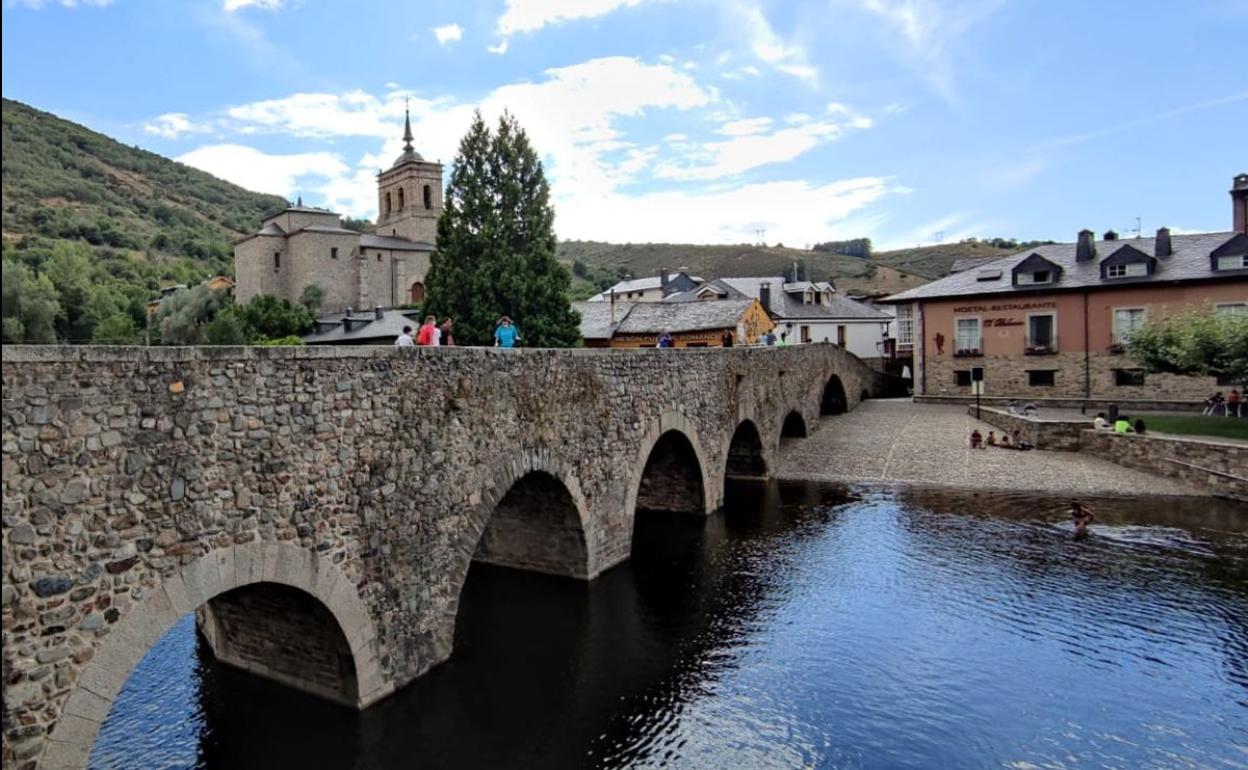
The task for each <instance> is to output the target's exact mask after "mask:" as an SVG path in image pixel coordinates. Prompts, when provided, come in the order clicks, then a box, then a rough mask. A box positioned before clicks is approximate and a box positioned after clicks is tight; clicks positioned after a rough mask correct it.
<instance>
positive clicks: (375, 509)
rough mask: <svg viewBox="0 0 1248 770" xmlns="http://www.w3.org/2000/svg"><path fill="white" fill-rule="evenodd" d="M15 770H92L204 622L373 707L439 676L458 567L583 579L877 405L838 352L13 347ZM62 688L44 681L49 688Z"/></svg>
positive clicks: (232, 659) (10, 472) (10, 581)
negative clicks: (786, 444) (123, 711)
mask: <svg viewBox="0 0 1248 770" xmlns="http://www.w3.org/2000/svg"><path fill="white" fill-rule="evenodd" d="M4 364H5V365H4V501H5V517H4V557H5V562H6V564H11V565H13V567H12V568H10V569H9V570H8V571H6V573H5V577H4V589H5V590H4V593H5V598H4V603H5V619H6V622H5V629H4V654H5V658H6V675H7V677H8V679H7V682H6V690H5V701H6V708H7V712H8V713H7V715H8V717H9V721H8V722H7V723H6V728H5V729H6V735H5V755H4V757H5V766H6V767H7V766H10V765H12V766H17V765H18V763H20V762H23V761H27V760H30V759H35V760H37V761H38V764H39V766H40V767H44V768H59V767H81V766H83V765H85V763H86V759H87V755H88V753H89V751H90V747H91V744H92V742H93V740H94V736H95V734H96V732H97V731H98V729H99V725H100V723H101V722H102V721H103V719H104V718H105V716H106V715H107V714H108V710H109V708H110V706H111V704H112V701H113V699H114V698H115V697H116V695H117V693H118V691H119V690H120V688H121V686H122V684H123V683H124V681H125V679H126V677H127V675H128V674H129V671H130V670H131V669H132V668H133V667H134V665H135V664H136V663H137V662H138V661H139V660H140V659H141V658H142V657H143V655H144V653H145V652H146V651H147V650H148V649H149V648H150V647H151V645H152V644H154V643H155V641H156V640H157V639H159V638H160V637H161V635H162V634H163V633H164V632H165V631H167V630H168V629H169V628H170V627H171V626H172V625H173V624H174V623H175V622H176V621H177V620H178V619H179V618H180V617H183V616H184V615H186V614H187V613H188V612H191V611H195V612H196V613H197V618H198V622H199V625H200V628H201V630H202V631H203V632H204V636H205V639H206V640H207V642H208V644H209V645H210V646H211V648H212V649H213V651H214V654H215V655H216V656H217V657H218V658H220V659H221V660H223V661H225V662H227V663H230V664H232V665H235V666H237V667H240V668H242V669H245V670H247V671H251V672H254V673H256V674H259V675H262V676H265V677H268V678H271V679H274V680H277V681H280V682H283V683H286V684H289V685H291V686H294V687H297V688H300V689H303V690H306V691H309V692H313V693H316V694H319V695H322V696H325V697H327V698H330V699H332V700H335V701H338V702H341V703H346V704H350V705H353V706H357V707H361V708H362V707H365V706H368V705H369V704H371V703H374V702H376V701H378V700H380V699H382V698H384V697H385V696H386V695H388V694H389V693H391V692H393V691H394V690H395V689H396V688H398V687H402V686H403V685H404V684H406V683H408V682H410V681H411V680H412V679H414V678H416V677H418V676H420V675H421V674H422V673H424V672H425V671H427V670H428V669H429V668H430V667H432V666H434V665H436V664H437V663H439V662H441V661H443V660H445V659H446V658H447V657H448V656H449V655H450V652H451V644H452V640H453V637H454V627H455V618H456V612H457V609H458V602H459V595H460V590H461V588H462V586H463V582H464V578H465V575H466V573H467V569H468V565H469V563H470V562H471V561H473V560H477V561H481V562H486V563H491V564H496V565H502V566H507V567H517V568H522V569H528V570H534V571H539V572H547V573H552V574H556V575H564V576H569V577H575V578H581V579H592V578H594V577H596V576H597V575H598V574H600V573H601V572H602V571H603V570H605V569H608V568H610V567H611V566H613V565H615V564H618V563H619V562H621V561H623V560H625V559H627V558H628V557H629V554H630V550H631V542H632V535H633V520H634V512H635V511H636V510H638V509H649V510H655V511H671V512H683V513H696V514H705V513H707V512H709V511H712V510H715V509H717V508H719V507H720V505H721V504H722V502H723V484H724V479H725V478H726V477H727V476H729V475H734V476H756V477H757V476H766V475H767V474H768V471H769V469H770V468H771V467H772V465H773V463H774V460H775V457H776V453H777V451H778V446H779V442H780V439H781V437H782V436H784V437H786V438H788V437H798V436H804V435H806V433H807V430H808V429H809V428H810V427H813V425H814V424H815V421H816V420H817V417H818V415H820V414H834V413H839V412H841V411H845V410H846V409H848V408H850V407H851V406H853V405H856V404H857V402H858V401H859V400H860V398H861V397H863V396H865V395H866V394H868V393H870V392H878V387H879V385H878V380H877V375H876V374H875V373H874V372H872V371H871V370H869V369H868V368H867V367H865V366H864V365H863V364H862V363H861V362H860V361H858V360H857V359H856V358H854V357H853V356H850V355H848V354H846V353H844V352H843V351H841V350H839V349H837V348H835V347H832V346H827V345H809V346H802V347H793V348H788V349H784V350H775V349H758V350H751V349H738V350H733V351H722V350H707V351H679V352H675V351H649V350H644V351H630V352H621V351H610V352H608V351H602V352H598V351H592V352H591V351H544V350H535V351H494V350H473V349H460V350H453V349H447V350H433V351H415V352H414V353H408V352H394V351H390V350H373V349H347V350H338V349H284V350H283V349H233V348H230V349H218V350H214V349H202V350H186V349H108V348H13V347H6V348H5V349H4ZM49 674H51V675H49Z"/></svg>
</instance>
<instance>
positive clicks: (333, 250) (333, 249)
mask: <svg viewBox="0 0 1248 770" xmlns="http://www.w3.org/2000/svg"><path fill="white" fill-rule="evenodd" d="M329 258H330V259H338V247H337V246H330V247H329Z"/></svg>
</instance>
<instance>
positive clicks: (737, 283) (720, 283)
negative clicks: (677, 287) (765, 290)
mask: <svg viewBox="0 0 1248 770" xmlns="http://www.w3.org/2000/svg"><path fill="white" fill-rule="evenodd" d="M764 283H770V284H771V299H770V303H771V307H770V308H769V309H768V314H769V315H770V316H771V317H772V318H776V319H781V320H788V319H794V320H798V319H807V320H827V321H834V320H850V321H888V320H891V318H892V317H891V316H889V315H887V314H885V313H881V312H880V311H879V310H876V309H875V308H873V307H871V306H870V305H866V304H863V303H862V302H856V301H854V300H852V299H850V298H848V297H846V296H845V295H843V294H838V293H836V292H835V291H832V297H831V303H830V304H828V305H818V304H811V305H807V304H806V303H804V302H803V301H802V295H803V293H804V292H805V291H806V289H807V288H812V289H814V290H815V291H821V290H824V289H827V290H832V285H831V284H829V283H826V282H824V281H814V282H812V281H798V282H788V283H786V282H785V280H784V278H783V277H782V276H773V277H754V278H716V279H715V280H713V281H709V282H707V283H706V284H705V285H704V286H699V287H698V288H696V289H693V290H692V291H686V292H681V293H680V294H673V295H672V296H670V297H668V298H667V299H666V300H665V301H666V302H701V303H703V304H715V303H717V302H722V301H724V300H701V299H699V298H698V294H699V292H701V291H702V290H703V289H706V288H710V289H716V290H718V291H719V293H720V295H721V296H726V297H727V298H728V299H743V298H751V297H752V298H754V299H759V300H761V299H762V285H763V284H764Z"/></svg>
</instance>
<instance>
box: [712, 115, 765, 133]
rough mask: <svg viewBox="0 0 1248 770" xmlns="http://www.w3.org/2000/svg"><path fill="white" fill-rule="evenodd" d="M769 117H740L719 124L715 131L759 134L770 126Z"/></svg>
mask: <svg viewBox="0 0 1248 770" xmlns="http://www.w3.org/2000/svg"><path fill="white" fill-rule="evenodd" d="M773 122H774V121H772V119H771V118H742V119H741V120H733V121H729V122H727V123H725V124H724V125H722V126H720V127H719V129H718V130H717V131H716V133H718V134H723V135H724V136H749V135H751V134H761V133H763V132H764V131H766V130H767V129H769V128H771V124H772V123H773Z"/></svg>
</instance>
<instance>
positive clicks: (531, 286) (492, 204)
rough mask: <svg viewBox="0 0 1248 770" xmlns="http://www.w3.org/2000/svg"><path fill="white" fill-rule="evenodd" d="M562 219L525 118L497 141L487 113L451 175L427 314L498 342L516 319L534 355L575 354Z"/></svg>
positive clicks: (480, 341) (502, 126) (463, 338)
mask: <svg viewBox="0 0 1248 770" xmlns="http://www.w3.org/2000/svg"><path fill="white" fill-rule="evenodd" d="M554 222H555V212H554V209H553V208H552V207H551V205H550V185H549V184H548V183H547V182H546V176H545V174H544V172H543V171H542V163H541V160H540V159H539V158H538V157H537V153H536V152H535V151H534V149H533V146H532V145H531V144H530V143H529V139H528V136H527V135H526V134H525V132H524V129H522V128H521V127H520V125H519V123H517V122H516V119H515V117H513V116H512V115H510V114H507V113H504V114H503V116H502V117H501V118H500V119H499V122H498V129H497V131H496V132H494V133H491V132H490V130H489V128H488V127H486V125H485V121H484V120H483V119H482V117H481V114H480V113H479V112H478V113H477V114H476V116H475V117H474V119H473V122H472V126H471V127H470V128H469V129H468V133H467V134H466V135H465V136H464V138H463V140H462V141H461V142H460V145H459V155H458V156H457V157H456V158H455V162H454V164H453V165H452V167H451V179H450V183H449V184H448V185H447V189H446V198H445V204H444V207H443V211H442V217H441V218H440V219H439V220H438V250H437V252H435V253H434V255H433V258H432V263H431V265H430V269H429V274H428V276H427V279H426V287H427V291H428V293H427V295H426V301H425V308H426V311H427V312H429V313H433V314H435V315H437V316H438V317H439V318H442V317H446V316H450V317H451V318H453V319H455V337H456V339H457V340H459V341H460V342H461V343H464V344H470V345H491V344H493V335H494V324H495V322H496V321H497V320H498V318H499V316H503V315H506V316H509V317H510V318H511V319H512V321H513V322H514V323H515V324H516V326H517V327H518V328H519V330H520V337H521V340H522V341H523V343H524V344H525V345H526V346H529V347H571V346H573V345H575V344H577V341H578V340H579V339H580V332H579V329H578V323H579V319H578V318H577V316H576V314H575V313H574V312H573V311H572V308H571V307H570V306H569V304H568V299H567V292H568V288H569V286H570V284H571V276H569V275H568V271H567V270H566V269H565V268H564V267H563V266H562V265H560V264H559V262H558V261H557V260H556V259H555V232H554Z"/></svg>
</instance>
